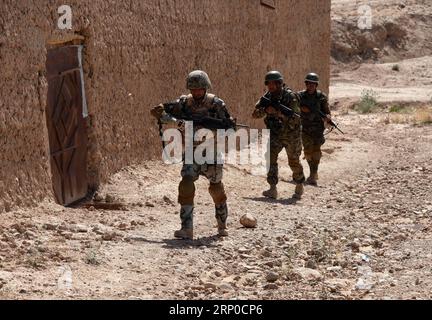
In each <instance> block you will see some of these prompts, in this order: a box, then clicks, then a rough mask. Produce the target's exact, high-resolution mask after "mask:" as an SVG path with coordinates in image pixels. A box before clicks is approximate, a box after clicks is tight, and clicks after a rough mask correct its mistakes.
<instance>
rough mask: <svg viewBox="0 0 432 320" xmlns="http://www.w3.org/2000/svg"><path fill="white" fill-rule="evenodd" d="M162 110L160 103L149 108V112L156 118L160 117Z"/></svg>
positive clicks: (163, 109)
mask: <svg viewBox="0 0 432 320" xmlns="http://www.w3.org/2000/svg"><path fill="white" fill-rule="evenodd" d="M164 111H165V108H164V106H163V105H162V104H160V105H158V106H156V107H154V108H152V109H151V110H150V114H151V115H152V116H153V117H155V118H156V119H160V118H161V117H162V115H163V113H164Z"/></svg>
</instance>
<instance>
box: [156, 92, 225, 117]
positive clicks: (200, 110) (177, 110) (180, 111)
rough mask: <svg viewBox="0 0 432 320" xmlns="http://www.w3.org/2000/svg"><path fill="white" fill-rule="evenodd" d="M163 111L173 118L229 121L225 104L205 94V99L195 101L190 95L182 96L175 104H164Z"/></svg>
mask: <svg viewBox="0 0 432 320" xmlns="http://www.w3.org/2000/svg"><path fill="white" fill-rule="evenodd" d="M164 110H165V112H166V113H168V114H170V115H172V116H173V117H177V118H182V117H192V116H202V117H212V118H216V119H230V118H231V116H230V114H229V113H228V110H227V107H226V105H225V102H224V101H223V100H222V99H219V98H218V97H217V96H215V95H214V94H210V93H207V94H206V95H205V97H204V98H203V99H202V100H200V101H196V100H195V99H194V98H193V97H192V95H191V94H189V95H183V96H181V97H180V98H179V99H177V100H176V103H173V104H165V105H164Z"/></svg>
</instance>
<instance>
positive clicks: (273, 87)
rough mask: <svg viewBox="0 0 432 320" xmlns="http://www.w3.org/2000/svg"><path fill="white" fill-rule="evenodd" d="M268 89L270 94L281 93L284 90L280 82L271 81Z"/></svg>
mask: <svg viewBox="0 0 432 320" xmlns="http://www.w3.org/2000/svg"><path fill="white" fill-rule="evenodd" d="M267 89H268V91H269V92H270V93H274V92H279V91H280V90H281V89H282V84H281V83H280V82H279V81H269V82H268V83H267Z"/></svg>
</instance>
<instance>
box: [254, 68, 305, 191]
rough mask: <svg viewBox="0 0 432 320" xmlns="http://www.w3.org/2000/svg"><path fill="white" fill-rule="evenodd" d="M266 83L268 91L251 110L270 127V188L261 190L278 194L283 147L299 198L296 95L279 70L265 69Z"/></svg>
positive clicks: (301, 176) (300, 174) (301, 179)
mask: <svg viewBox="0 0 432 320" xmlns="http://www.w3.org/2000/svg"><path fill="white" fill-rule="evenodd" d="M265 85H266V86H267V88H268V92H267V93H266V94H265V95H264V96H263V97H262V98H261V99H260V100H259V101H258V103H257V104H256V106H255V110H254V112H253V114H252V117H253V118H255V119H258V118H263V117H265V119H264V122H265V124H266V126H267V129H269V130H270V168H269V172H268V174H267V182H268V184H269V185H270V189H269V190H267V191H264V192H263V195H264V196H265V197H268V198H273V199H277V197H278V192H277V187H276V185H277V184H278V181H279V178H278V156H279V153H280V152H281V151H282V149H285V150H286V153H287V155H288V164H289V166H290V168H291V170H292V173H293V180H294V182H295V183H296V187H295V192H294V195H293V198H296V199H300V198H301V196H302V194H303V183H304V181H305V176H304V174H303V166H302V165H301V163H300V156H301V151H302V144H301V120H300V117H299V112H300V108H299V102H298V97H297V94H296V93H294V92H293V91H292V90H291V89H289V88H288V87H286V86H285V84H284V79H283V76H282V74H281V73H280V72H278V71H271V72H269V73H267V75H266V76H265Z"/></svg>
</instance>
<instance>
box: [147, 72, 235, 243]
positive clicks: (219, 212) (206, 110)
mask: <svg viewBox="0 0 432 320" xmlns="http://www.w3.org/2000/svg"><path fill="white" fill-rule="evenodd" d="M186 82H187V84H186V87H187V89H188V90H190V94H189V95H183V96H181V97H180V98H179V99H178V100H177V102H178V103H177V104H165V105H163V104H161V105H159V106H157V107H155V108H153V109H152V111H151V113H152V115H153V116H155V117H156V118H158V119H160V118H161V117H163V116H164V115H166V114H168V115H169V116H173V117H176V118H178V119H181V118H183V116H187V117H195V118H196V117H197V116H198V117H212V118H215V119H220V120H223V121H224V122H227V123H233V120H232V118H231V117H230V115H229V113H228V111H227V108H226V106H225V103H224V101H223V100H221V99H219V98H218V97H216V96H215V95H214V94H211V93H208V92H207V91H208V90H209V89H210V88H211V83H210V79H209V77H208V75H207V74H206V73H205V72H204V71H201V70H196V71H193V72H191V73H190V74H189V76H188V77H187V81H186ZM198 129H199V126H196V125H194V131H196V130H198ZM222 169H223V165H222V164H217V163H216V160H215V163H212V164H208V163H205V164H202V165H200V164H197V163H195V161H194V163H193V164H186V163H185V161H184V157H183V167H182V170H181V176H182V180H181V182H180V184H179V187H178V202H179V203H180V205H181V208H180V219H181V229H180V230H177V231H175V233H174V237H176V238H182V239H193V211H194V196H195V184H194V182H195V181H196V180H198V178H199V176H200V175H202V176H205V177H206V178H207V179H208V180H209V181H210V186H209V192H210V195H211V196H212V198H213V201H214V204H215V212H216V221H217V225H218V234H219V236H228V231H227V225H226V221H227V217H228V207H227V196H226V194H225V190H224V185H223V183H222Z"/></svg>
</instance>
